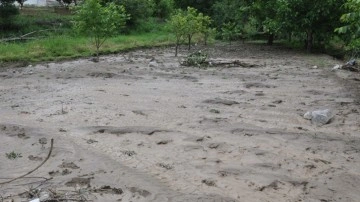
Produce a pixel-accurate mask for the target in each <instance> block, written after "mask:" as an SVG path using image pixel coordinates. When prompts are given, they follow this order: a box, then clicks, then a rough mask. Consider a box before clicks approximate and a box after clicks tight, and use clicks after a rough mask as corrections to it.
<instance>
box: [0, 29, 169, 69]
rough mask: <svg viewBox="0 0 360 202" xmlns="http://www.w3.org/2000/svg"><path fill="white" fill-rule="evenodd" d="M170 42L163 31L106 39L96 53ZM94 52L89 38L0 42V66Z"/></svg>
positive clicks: (80, 55) (161, 44)
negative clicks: (5, 63)
mask: <svg viewBox="0 0 360 202" xmlns="http://www.w3.org/2000/svg"><path fill="white" fill-rule="evenodd" d="M172 43H173V36H172V35H171V34H169V33H167V32H157V33H143V34H132V35H120V36H116V37H112V38H109V39H108V40H107V41H106V42H105V44H104V45H103V46H102V47H101V48H100V53H101V54H109V53H118V52H121V51H126V50H131V49H135V48H143V47H152V46H163V45H169V44H172ZM95 52H96V50H95V46H94V45H93V44H92V42H91V40H90V38H87V37H74V36H69V35H65V36H53V37H48V38H44V39H38V40H34V41H29V42H24V43H0V63H4V62H34V63H36V62H41V61H57V60H65V59H73V58H78V57H89V56H92V55H95Z"/></svg>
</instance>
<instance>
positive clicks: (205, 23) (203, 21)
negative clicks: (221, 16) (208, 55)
mask: <svg viewBox="0 0 360 202" xmlns="http://www.w3.org/2000/svg"><path fill="white" fill-rule="evenodd" d="M198 20H199V21H200V24H199V26H200V27H199V31H200V33H201V34H202V35H203V37H204V44H205V45H207V40H208V38H209V36H210V35H211V34H212V33H214V29H212V28H210V25H211V18H210V17H209V16H206V15H203V14H202V13H200V14H199V15H198Z"/></svg>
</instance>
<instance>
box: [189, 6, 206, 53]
mask: <svg viewBox="0 0 360 202" xmlns="http://www.w3.org/2000/svg"><path fill="white" fill-rule="evenodd" d="M202 16H203V15H202V14H200V13H199V14H198V12H197V10H196V9H195V8H192V7H188V8H187V10H186V12H185V21H186V24H185V27H184V34H185V35H186V37H187V40H188V49H189V50H190V49H191V40H192V37H193V36H194V34H196V33H198V32H199V31H200V29H201V25H202V24H201V23H202V22H201V21H202V19H201V17H202Z"/></svg>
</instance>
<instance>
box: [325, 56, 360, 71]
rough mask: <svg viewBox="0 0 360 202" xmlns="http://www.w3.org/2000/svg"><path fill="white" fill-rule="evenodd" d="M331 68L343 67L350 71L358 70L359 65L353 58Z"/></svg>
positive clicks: (359, 69)
mask: <svg viewBox="0 0 360 202" xmlns="http://www.w3.org/2000/svg"><path fill="white" fill-rule="evenodd" d="M332 69H333V70H337V69H344V70H348V71H352V72H360V67H359V65H358V64H357V62H356V60H355V59H351V60H349V61H348V62H346V63H345V64H344V65H335V66H334V67H333V68H332Z"/></svg>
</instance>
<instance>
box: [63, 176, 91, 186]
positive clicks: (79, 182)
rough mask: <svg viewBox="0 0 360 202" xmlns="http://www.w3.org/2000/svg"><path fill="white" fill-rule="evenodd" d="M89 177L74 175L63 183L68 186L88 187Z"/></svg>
mask: <svg viewBox="0 0 360 202" xmlns="http://www.w3.org/2000/svg"><path fill="white" fill-rule="evenodd" d="M90 181H91V178H81V177H74V178H72V179H71V180H70V181H68V182H66V183H65V185H66V186H68V187H86V188H88V187H90Z"/></svg>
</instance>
